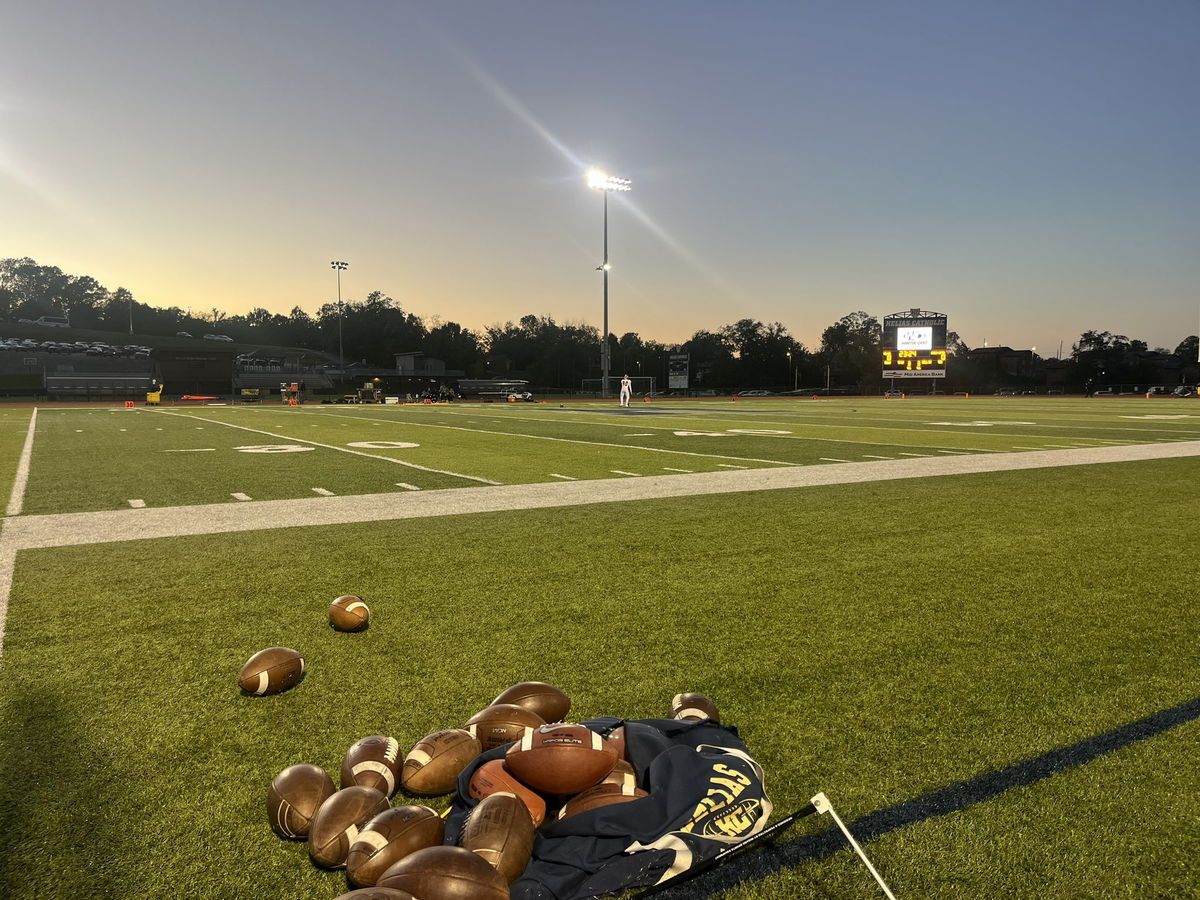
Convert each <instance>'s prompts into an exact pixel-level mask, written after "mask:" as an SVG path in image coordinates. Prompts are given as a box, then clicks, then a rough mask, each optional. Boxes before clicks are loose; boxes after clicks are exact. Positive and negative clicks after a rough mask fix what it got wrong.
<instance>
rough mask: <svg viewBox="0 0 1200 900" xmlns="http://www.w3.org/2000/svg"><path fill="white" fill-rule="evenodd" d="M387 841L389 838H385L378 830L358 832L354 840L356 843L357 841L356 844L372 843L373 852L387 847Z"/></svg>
mask: <svg viewBox="0 0 1200 900" xmlns="http://www.w3.org/2000/svg"><path fill="white" fill-rule="evenodd" d="M387 842H388V840H387V838H385V837H384V836H383V835H382V834H380V833H379V832H378V831H370V830H367V831H360V832H359V833H358V838H357V839H356V840H355V841H354V843H356V844H370V845H371V851H372V852H373V853H378V852H379V851H380V850H382V849H383V848H384V847H386V846H387Z"/></svg>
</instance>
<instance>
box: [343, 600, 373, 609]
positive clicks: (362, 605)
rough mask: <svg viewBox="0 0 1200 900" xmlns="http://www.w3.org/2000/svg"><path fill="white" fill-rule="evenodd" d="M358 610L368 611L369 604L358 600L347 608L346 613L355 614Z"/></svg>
mask: <svg viewBox="0 0 1200 900" xmlns="http://www.w3.org/2000/svg"><path fill="white" fill-rule="evenodd" d="M356 609H367V604H365V603H363V602H362V601H361V600H356V601H354V602H353V603H351V604H350V605H349V606H347V607H346V612H354V611H355V610H356ZM367 612H370V610H369V609H367Z"/></svg>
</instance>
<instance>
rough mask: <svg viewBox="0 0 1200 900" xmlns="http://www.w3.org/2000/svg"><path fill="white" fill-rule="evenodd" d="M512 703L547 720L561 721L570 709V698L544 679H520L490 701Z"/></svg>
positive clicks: (493, 703) (493, 702)
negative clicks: (519, 681) (520, 680)
mask: <svg viewBox="0 0 1200 900" xmlns="http://www.w3.org/2000/svg"><path fill="white" fill-rule="evenodd" d="M497 703H512V704H514V705H516V706H523V707H525V708H526V709H531V710H533V711H534V712H535V713H537V714H538V715H539V716H541V717H542V718H543V719H545V720H546V721H547V722H561V721H562V720H563V719H565V718H566V717H567V713H569V712H570V711H571V698H570V697H568V696H567V695H566V694H564V693H563V692H562V691H560V690H559V689H558V688H556V687H555V686H554V685H552V684H546V683H545V682H544V681H522V682H521V683H520V684H514V685H513V686H512V687H510V688H509V689H508V690H506V691H504V692H503V693H501V694H500V695H499V696H498V697H497V698H496V699H495V700H493V701H492V705H493V706H494V705H495V704H497Z"/></svg>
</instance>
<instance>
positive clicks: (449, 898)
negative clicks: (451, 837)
mask: <svg viewBox="0 0 1200 900" xmlns="http://www.w3.org/2000/svg"><path fill="white" fill-rule="evenodd" d="M379 886H380V887H394V888H400V889H401V890H403V891H408V892H409V893H410V894H412V895H413V896H414V897H420V898H421V900H508V882H507V881H505V880H504V876H503V875H501V874H500V873H499V872H497V871H496V870H495V869H493V868H492V867H491V866H490V865H489V864H488V863H487V862H486V861H485V860H483V859H482V858H480V857H479V856H476V855H475V854H474V853H472V852H471V851H470V850H464V849H463V848H462V847H447V846H441V847H427V848H425V849H424V850H418V851H417V852H416V853H413V854H412V855H411V856H406V857H404V859H402V860H400V861H399V862H398V863H396V864H394V865H393V866H391V867H390V868H389V869H388V870H387V871H386V872H384V873H383V875H382V877H380V879H379Z"/></svg>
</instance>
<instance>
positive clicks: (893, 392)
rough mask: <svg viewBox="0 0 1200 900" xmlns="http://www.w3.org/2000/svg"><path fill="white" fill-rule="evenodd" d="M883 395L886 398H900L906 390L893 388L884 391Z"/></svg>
mask: <svg viewBox="0 0 1200 900" xmlns="http://www.w3.org/2000/svg"><path fill="white" fill-rule="evenodd" d="M883 396H884V398H885V399H900V398H902V397H903V396H904V391H900V390H897V389H896V388H892V389H891V390H890V391H884V392H883Z"/></svg>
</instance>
